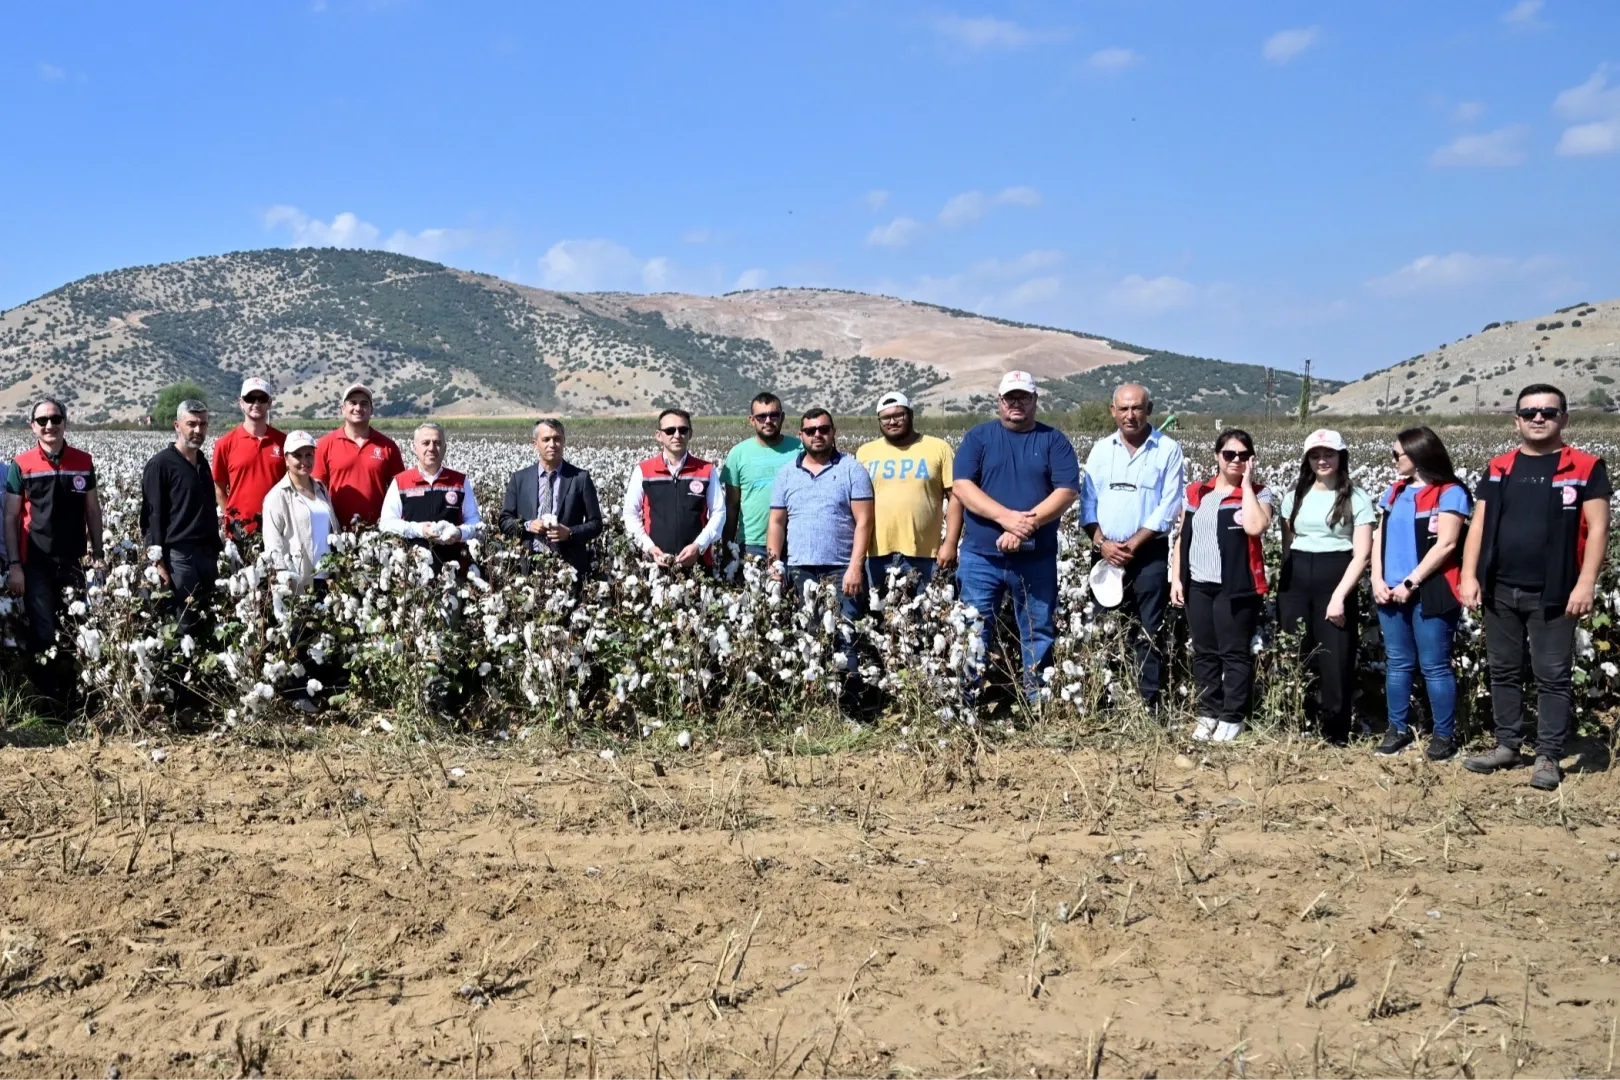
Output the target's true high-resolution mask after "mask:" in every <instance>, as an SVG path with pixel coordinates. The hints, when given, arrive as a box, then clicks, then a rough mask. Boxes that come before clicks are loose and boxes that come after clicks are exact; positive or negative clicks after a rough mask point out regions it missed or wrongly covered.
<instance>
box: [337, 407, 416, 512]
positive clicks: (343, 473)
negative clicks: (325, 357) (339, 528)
mask: <svg viewBox="0 0 1620 1080" xmlns="http://www.w3.org/2000/svg"><path fill="white" fill-rule="evenodd" d="M404 471H405V459H404V457H403V456H402V455H401V454H400V452H399V444H398V443H396V442H395V441H394V440H393V439H390V438H389V437H388V436H386V435H384V434H383V433H382V432H380V431H377V430H375V429H374V428H373V427H372V426H371V391H370V390H369V389H367V388H366V387H365V386H364V385H363V384H361V383H355V384H354V385H353V386H351V387H349V388H348V389H347V390H345V391H344V392H343V426H342V427H340V428H338V429H337V430H336V431H329V432H327V433H326V434H325V435H322V436H321V439H320V441H319V442H317V443H316V444H315V479H317V480H319V481H320V482H321V483H323V484H325V485H326V489H327V491H328V492H329V493H330V494H331V496H332V511H333V513H334V514H336V515H337V519H338V521H339V522H341V523H342V524H343V525H344V526H345V527H348V526H349V525H351V524H352V523H353V522H355V521H356V520H358V521H359V522H360V523H361V524H364V525H375V524H377V519H378V518H379V517H381V516H382V507H383V496H384V495H386V494H387V493H388V483H389V481H391V480H393V479H394V477H396V476H398V475H399V474H400V473H402V472H404Z"/></svg>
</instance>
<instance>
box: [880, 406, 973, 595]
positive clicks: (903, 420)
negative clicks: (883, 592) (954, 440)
mask: <svg viewBox="0 0 1620 1080" xmlns="http://www.w3.org/2000/svg"><path fill="white" fill-rule="evenodd" d="M877 414H878V426H879V427H880V428H881V429H882V431H883V437H882V438H881V439H874V440H873V441H871V442H869V443H867V444H865V445H864V446H862V447H861V448H860V449H859V450H857V451H856V452H855V460H857V461H859V462H860V463H861V464H862V465H864V466H865V467H866V471H867V473H868V474H869V475H870V476H871V477H872V490H873V492H874V493H875V495H876V501H875V520H874V522H873V537H872V547H871V554H870V555H868V556H867V559H866V575H867V580H868V582H869V584H870V585H871V587H872V588H875V589H884V588H887V579H888V577H889V573H890V571H891V569H897V570H898V571H899V572H901V573H905V572H907V571H911V572H915V573H916V574H917V577H918V587H919V588H922V587H926V586H927V585H928V583H929V582H930V581H932V580H933V578H934V571H935V570H936V569H940V570H949V569H951V568H952V567H954V566H955V565H956V545H957V541H958V540H960V539H961V536H962V508H961V506H960V505H959V504H958V503H957V501H956V500H955V499H951V498H950V494H951V462H952V460H953V459H954V457H955V455H954V454H953V452H952V451H951V447H950V444H948V443H947V442H945V440H944V439H936V438H934V437H933V436H932V435H921V434H918V432H917V430H916V428H915V427H913V424H912V412H911V401H910V399H908V398H907V397H906V395H904V394H902V393H900V392H899V391H894V392H892V393H888V394H884V395H883V397H882V398H881V399H880V400H879V401H878V407H877ZM947 500H949V512H948V513H947V512H946V503H947ZM942 529H943V532H944V534H945V538H944V540H943V541H941V540H940V532H941V531H942Z"/></svg>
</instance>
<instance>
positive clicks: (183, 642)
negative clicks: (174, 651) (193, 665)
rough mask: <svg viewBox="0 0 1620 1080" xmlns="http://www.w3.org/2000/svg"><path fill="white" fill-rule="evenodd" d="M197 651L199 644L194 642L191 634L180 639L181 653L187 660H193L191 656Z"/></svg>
mask: <svg viewBox="0 0 1620 1080" xmlns="http://www.w3.org/2000/svg"><path fill="white" fill-rule="evenodd" d="M196 651H197V643H196V642H195V641H193V640H192V638H191V635H190V634H187V635H186V636H185V637H183V638H181V639H180V652H181V653H182V654H184V655H185V657H186V659H188V660H189V659H191V654H192V653H194V652H196Z"/></svg>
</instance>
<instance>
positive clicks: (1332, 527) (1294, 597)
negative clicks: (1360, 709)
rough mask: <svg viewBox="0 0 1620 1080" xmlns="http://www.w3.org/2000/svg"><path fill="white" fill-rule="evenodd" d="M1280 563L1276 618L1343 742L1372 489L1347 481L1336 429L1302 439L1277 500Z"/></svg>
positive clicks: (1322, 720)
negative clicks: (1294, 639) (1295, 639)
mask: <svg viewBox="0 0 1620 1080" xmlns="http://www.w3.org/2000/svg"><path fill="white" fill-rule="evenodd" d="M1281 511H1282V536H1283V562H1282V575H1281V579H1280V581H1279V582H1278V589H1277V620H1278V622H1279V623H1280V624H1281V626H1282V629H1283V630H1284V631H1285V632H1287V633H1292V634H1298V635H1299V638H1300V641H1299V645H1300V654H1301V655H1302V656H1304V657H1305V658H1306V659H1307V660H1308V661H1309V662H1310V663H1311V666H1312V668H1313V669H1314V674H1315V676H1316V679H1315V682H1316V695H1315V696H1316V701H1315V705H1316V714H1317V724H1318V727H1319V729H1320V731H1321V732H1322V737H1323V738H1325V739H1327V741H1328V742H1330V743H1333V744H1334V745H1336V746H1343V745H1344V744H1345V743H1347V742H1349V741H1350V702H1351V697H1352V690H1353V687H1354V680H1355V671H1356V639H1357V638H1358V637H1359V636H1360V634H1361V605H1360V603H1359V600H1360V591H1361V590H1360V585H1361V575H1362V574H1364V573H1366V571H1367V562H1368V559H1369V558H1370V557H1371V554H1372V539H1373V520H1374V518H1375V517H1376V516H1377V515H1376V514H1374V512H1373V501H1372V496H1370V495H1368V494H1367V493H1366V492H1365V491H1363V490H1361V489H1360V488H1359V487H1357V486H1356V485H1354V484H1352V483H1351V482H1350V448H1349V446H1348V445H1347V444H1346V443H1345V441H1344V437H1343V436H1342V435H1340V434H1339V433H1338V432H1337V431H1328V430H1327V429H1325V428H1324V429H1323V430H1321V431H1314V432H1312V433H1311V436H1310V438H1308V439H1306V440H1305V456H1304V457H1303V458H1301V459H1300V463H1299V479H1298V480H1296V481H1295V482H1294V489H1293V490H1292V491H1289V492H1287V493H1285V494H1284V495H1283V499H1282V507H1281Z"/></svg>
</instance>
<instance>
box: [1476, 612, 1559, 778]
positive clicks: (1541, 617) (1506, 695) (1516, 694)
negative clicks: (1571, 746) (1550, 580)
mask: <svg viewBox="0 0 1620 1080" xmlns="http://www.w3.org/2000/svg"><path fill="white" fill-rule="evenodd" d="M1526 646H1528V651H1529V654H1530V671H1531V673H1532V674H1534V675H1535V679H1536V756H1537V757H1550V758H1555V759H1556V758H1561V757H1563V756H1564V740H1565V739H1567V738H1568V737H1569V717H1570V707H1571V700H1570V699H1571V691H1570V678H1571V672H1572V670H1573V668H1574V664H1575V620H1574V619H1572V618H1570V617H1569V616H1568V615H1565V614H1564V613H1563V611H1562V610H1561V609H1560V610H1557V611H1556V612H1554V614H1553V616H1552V617H1551V618H1548V615H1547V609H1546V607H1545V606H1543V604H1542V600H1541V593H1539V592H1526V591H1525V590H1523V589H1519V588H1516V587H1514V586H1512V585H1500V584H1499V585H1497V586H1496V587H1495V588H1494V589H1492V590H1491V594H1490V596H1488V597H1487V598H1486V600H1485V658H1486V659H1487V660H1488V661H1489V662H1490V666H1491V713H1492V714H1493V716H1494V717H1495V719H1496V743H1497V745H1498V746H1506V747H1510V748H1512V749H1514V750H1517V749H1518V748H1519V747H1520V746H1522V745H1524V726H1525V724H1524V719H1525V718H1524V658H1525V652H1526Z"/></svg>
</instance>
